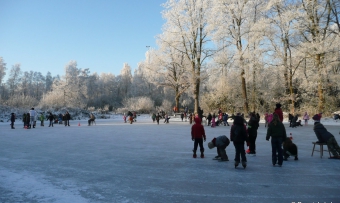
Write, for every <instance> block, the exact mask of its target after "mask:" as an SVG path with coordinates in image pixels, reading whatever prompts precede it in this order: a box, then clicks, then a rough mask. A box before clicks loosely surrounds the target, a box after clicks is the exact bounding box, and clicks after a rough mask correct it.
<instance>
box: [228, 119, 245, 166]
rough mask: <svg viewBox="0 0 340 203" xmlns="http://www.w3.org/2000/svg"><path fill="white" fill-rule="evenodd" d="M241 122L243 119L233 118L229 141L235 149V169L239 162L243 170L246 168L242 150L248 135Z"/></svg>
mask: <svg viewBox="0 0 340 203" xmlns="http://www.w3.org/2000/svg"><path fill="white" fill-rule="evenodd" d="M243 120H244V119H243V118H242V117H241V116H235V117H234V124H233V125H232V126H231V129H230V141H232V142H233V143H234V147H235V159H234V161H235V168H236V167H237V166H238V165H239V163H240V161H241V160H242V166H243V168H245V167H246V166H247V157H246V153H245V150H244V143H245V141H246V140H247V137H248V133H247V128H246V126H245V125H244V121H243ZM240 159H241V160H240Z"/></svg>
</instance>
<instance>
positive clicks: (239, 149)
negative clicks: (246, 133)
mask: <svg viewBox="0 0 340 203" xmlns="http://www.w3.org/2000/svg"><path fill="white" fill-rule="evenodd" d="M234 147H235V159H234V161H236V162H240V157H241V159H242V162H247V158H246V152H245V151H244V143H243V142H242V143H235V142H234Z"/></svg>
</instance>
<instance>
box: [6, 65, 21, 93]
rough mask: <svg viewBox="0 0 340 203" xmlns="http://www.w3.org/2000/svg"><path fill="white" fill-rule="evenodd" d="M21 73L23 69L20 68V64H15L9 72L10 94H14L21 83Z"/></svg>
mask: <svg viewBox="0 0 340 203" xmlns="http://www.w3.org/2000/svg"><path fill="white" fill-rule="evenodd" d="M21 74H22V71H21V68H20V64H15V65H13V66H12V68H11V70H10V72H9V77H8V79H7V85H8V88H9V92H10V96H13V95H14V93H15V91H16V90H17V88H18V86H19V83H20V79H21V78H20V77H21Z"/></svg>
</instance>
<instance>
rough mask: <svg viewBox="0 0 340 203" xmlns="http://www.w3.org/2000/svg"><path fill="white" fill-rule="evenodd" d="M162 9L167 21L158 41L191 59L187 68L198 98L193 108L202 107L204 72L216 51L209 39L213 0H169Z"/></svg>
mask: <svg viewBox="0 0 340 203" xmlns="http://www.w3.org/2000/svg"><path fill="white" fill-rule="evenodd" d="M163 6H164V8H165V10H164V11H163V12H162V15H163V18H164V19H165V20H166V23H165V24H164V25H163V34H161V35H160V36H159V37H158V39H159V41H160V42H161V43H162V44H164V45H166V46H169V47H171V48H173V49H175V50H176V51H178V52H180V53H181V55H184V56H185V58H186V60H187V61H188V62H189V64H190V65H189V66H188V67H187V68H188V72H189V73H190V76H191V78H190V83H191V88H192V91H193V97H194V101H195V106H194V111H195V112H197V110H198V107H199V95H200V85H201V80H202V78H201V72H202V71H203V68H204V61H205V60H206V59H207V58H209V57H210V56H211V55H212V54H213V51H214V50H213V49H212V44H211V43H210V44H209V42H210V39H209V36H210V35H209V30H208V29H207V24H208V13H209V12H211V1H205V0H168V1H167V2H166V3H165V4H163Z"/></svg>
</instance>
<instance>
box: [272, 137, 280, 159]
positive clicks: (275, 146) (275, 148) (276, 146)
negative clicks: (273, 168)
mask: <svg viewBox="0 0 340 203" xmlns="http://www.w3.org/2000/svg"><path fill="white" fill-rule="evenodd" d="M271 143H272V163H273V165H275V164H276V162H277V161H278V162H277V163H278V164H279V165H282V162H283V154H282V147H281V146H282V138H273V137H272V140H271ZM276 153H277V155H276Z"/></svg>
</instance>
